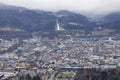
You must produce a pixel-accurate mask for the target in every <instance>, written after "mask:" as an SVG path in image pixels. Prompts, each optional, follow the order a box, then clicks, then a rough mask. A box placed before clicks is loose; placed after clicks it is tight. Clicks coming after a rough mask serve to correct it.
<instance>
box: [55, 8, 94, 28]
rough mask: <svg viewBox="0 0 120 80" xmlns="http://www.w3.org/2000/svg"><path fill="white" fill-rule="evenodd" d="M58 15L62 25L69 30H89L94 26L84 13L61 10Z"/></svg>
mask: <svg viewBox="0 0 120 80" xmlns="http://www.w3.org/2000/svg"><path fill="white" fill-rule="evenodd" d="M56 15H57V17H58V19H59V22H60V23H61V25H62V26H63V27H64V28H65V29H68V30H87V29H91V27H92V26H93V23H92V22H91V21H90V20H89V18H88V17H86V16H84V15H82V14H78V13H74V12H70V11H66V10H61V11H58V12H57V13H56Z"/></svg>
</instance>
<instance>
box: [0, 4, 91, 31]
mask: <svg viewBox="0 0 120 80" xmlns="http://www.w3.org/2000/svg"><path fill="white" fill-rule="evenodd" d="M57 19H58V21H59V24H60V25H61V26H62V27H63V28H65V29H67V30H76V29H77V30H78V29H85V28H87V27H89V26H88V24H89V23H90V21H89V19H88V18H87V17H86V16H83V15H81V14H77V13H73V12H70V11H66V10H62V11H58V12H56V13H53V12H49V11H41V10H29V9H26V8H23V7H16V6H10V5H5V4H0V27H12V28H17V29H20V30H22V31H26V32H34V31H49V30H55V25H56V20H57Z"/></svg>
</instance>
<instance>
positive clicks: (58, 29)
mask: <svg viewBox="0 0 120 80" xmlns="http://www.w3.org/2000/svg"><path fill="white" fill-rule="evenodd" d="M63 30H64V29H63V27H62V26H60V24H59V22H58V19H57V20H56V25H55V31H63Z"/></svg>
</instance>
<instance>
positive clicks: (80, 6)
mask: <svg viewBox="0 0 120 80" xmlns="http://www.w3.org/2000/svg"><path fill="white" fill-rule="evenodd" d="M0 2H1V3H7V4H12V5H17V6H24V7H27V8H32V9H42V10H72V11H90V12H94V13H103V12H111V11H119V10H120V0H0Z"/></svg>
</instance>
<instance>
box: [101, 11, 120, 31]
mask: <svg viewBox="0 0 120 80" xmlns="http://www.w3.org/2000/svg"><path fill="white" fill-rule="evenodd" d="M101 26H102V27H104V28H110V29H114V30H116V32H119V33H120V12H115V13H111V14H108V15H107V16H105V17H104V18H103V19H102V20H101Z"/></svg>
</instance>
